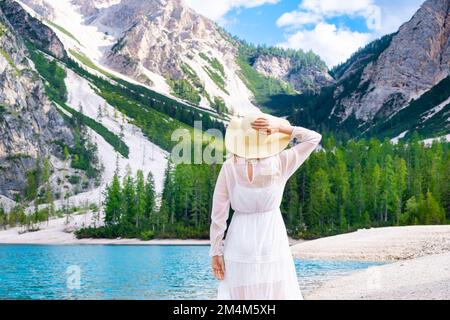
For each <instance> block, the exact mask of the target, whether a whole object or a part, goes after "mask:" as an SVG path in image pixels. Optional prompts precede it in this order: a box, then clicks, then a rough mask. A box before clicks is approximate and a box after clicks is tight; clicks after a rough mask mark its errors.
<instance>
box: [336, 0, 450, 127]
mask: <svg viewBox="0 0 450 320" xmlns="http://www.w3.org/2000/svg"><path fill="white" fill-rule="evenodd" d="M449 10H450V0H428V1H426V2H425V3H424V4H423V5H422V7H421V8H420V10H419V11H418V12H417V13H416V14H415V15H414V16H413V18H412V19H411V20H410V21H409V22H407V23H405V24H404V25H402V26H401V28H400V29H399V31H398V32H397V33H396V34H395V35H393V36H392V39H391V41H390V42H389V45H388V46H387V48H385V50H383V51H382V52H381V53H380V54H379V56H378V57H375V59H373V61H370V62H369V63H368V64H367V65H364V64H363V65H362V67H361V60H364V57H355V59H354V61H353V62H352V63H351V64H350V65H348V66H346V71H345V72H344V73H342V74H339V76H340V77H339V78H338V80H342V79H345V78H348V77H349V76H352V77H359V79H358V78H357V79H356V80H357V81H358V83H357V86H356V88H357V89H356V90H354V91H353V92H351V94H349V95H348V96H346V97H345V98H344V99H342V100H341V101H339V102H340V103H339V104H340V107H339V108H336V109H335V113H334V115H335V116H337V117H339V118H340V119H343V120H345V119H346V118H347V117H348V116H349V115H350V114H352V113H354V114H355V116H356V118H357V119H359V120H361V121H368V120H372V119H374V118H375V117H376V118H386V117H389V116H391V115H393V114H395V113H396V112H398V111H399V110H400V109H401V108H403V107H405V106H406V105H407V104H408V103H409V102H410V101H411V99H416V98H418V97H419V96H421V95H422V94H423V93H425V92H426V91H428V90H430V89H431V88H433V87H434V86H435V85H437V84H438V83H439V82H440V81H441V80H443V79H444V78H446V77H447V76H448V75H449V74H450V11H449ZM359 58H361V59H359ZM358 64H360V65H358ZM358 70H360V72H361V73H360V75H359V74H358V72H357V71H358ZM355 71H356V72H355ZM342 90H344V88H343V86H338V89H337V90H336V92H337V93H339V92H340V91H342Z"/></svg>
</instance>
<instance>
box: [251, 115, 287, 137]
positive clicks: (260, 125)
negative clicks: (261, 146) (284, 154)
mask: <svg viewBox="0 0 450 320" xmlns="http://www.w3.org/2000/svg"><path fill="white" fill-rule="evenodd" d="M251 124H252V128H253V129H255V130H258V131H262V132H264V133H266V134H269V135H270V134H273V133H276V132H281V133H284V134H287V135H291V134H292V130H293V127H292V126H283V125H280V124H279V123H277V122H272V121H270V120H269V119H267V118H264V117H260V118H258V119H256V120H255V121H254V122H252V123H251Z"/></svg>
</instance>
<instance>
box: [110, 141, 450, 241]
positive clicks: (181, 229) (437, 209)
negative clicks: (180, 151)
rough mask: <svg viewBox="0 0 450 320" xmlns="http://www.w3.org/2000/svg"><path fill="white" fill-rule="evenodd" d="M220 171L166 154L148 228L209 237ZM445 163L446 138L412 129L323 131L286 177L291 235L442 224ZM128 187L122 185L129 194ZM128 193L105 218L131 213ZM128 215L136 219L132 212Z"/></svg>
mask: <svg viewBox="0 0 450 320" xmlns="http://www.w3.org/2000/svg"><path fill="white" fill-rule="evenodd" d="M219 171H220V165H205V164H202V165H188V164H179V165H177V166H175V165H173V164H172V163H170V162H169V165H168V167H167V169H166V173H165V182H164V191H163V194H162V199H161V205H160V208H159V210H156V211H154V213H153V218H152V219H151V221H152V224H151V232H152V234H151V235H152V236H154V237H160V238H208V236H209V225H210V215H211V207H212V196H213V192H214V186H215V182H216V179H217V176H218V173H219ZM449 171H450V153H449V143H448V142H443V141H442V142H439V141H436V142H434V143H433V144H432V145H431V146H426V145H424V144H423V143H422V142H420V137H419V136H418V135H417V134H415V135H413V138H412V139H411V140H410V141H407V142H399V143H398V144H392V143H391V142H390V141H389V140H387V139H386V140H384V141H380V140H378V139H371V140H359V141H354V140H350V141H347V142H343V143H342V142H337V141H336V140H335V138H334V137H333V136H332V135H329V136H325V137H324V138H323V140H322V147H321V148H320V149H319V150H318V151H316V152H314V153H313V154H312V155H311V157H310V158H309V159H308V160H307V161H306V162H305V163H304V164H303V165H302V167H300V169H299V170H298V171H297V172H296V173H295V174H294V175H293V176H292V177H291V179H290V180H289V181H288V182H287V184H286V188H285V191H284V196H283V201H282V206H281V211H282V215H283V218H284V221H285V224H286V228H287V230H288V233H289V235H290V236H292V237H294V238H317V237H322V236H328V235H334V234H339V233H345V232H351V231H355V230H357V229H359V228H370V227H383V226H399V225H418V224H420V225H428V224H445V223H448V222H449V218H450V179H449V175H448V172H449ZM127 179H128V178H127ZM125 183H126V181H124V185H125ZM127 184H128V185H129V182H127ZM111 188H113V189H115V190H119V189H120V188H119V186H118V180H117V179H115V180H114V181H113V184H112V185H111V187H110V189H108V190H111ZM126 189H127V188H125V187H124V188H123V189H122V192H123V193H124V194H129V191H128V192H125V190H126ZM136 190H137V189H136ZM135 193H136V192H135ZM122 197H123V196H122ZM130 197H131V198H133V196H132V195H131V196H130V195H128V196H126V197H125V198H120V197H118V198H117V199H116V200H115V202H116V203H117V206H116V208H117V210H118V211H117V214H111V208H110V206H109V205H108V203H109V202H108V201H107V204H106V206H105V222H106V223H108V221H111V219H113V221H120V219H119V220H114V219H116V218H111V217H118V216H121V215H125V216H131V217H135V216H136V214H131V215H129V214H127V213H126V212H135V209H129V208H133V207H130V205H125V204H124V203H127V201H128V200H123V199H130ZM107 199H111V194H109V193H108V196H107ZM120 199H121V200H120ZM119 202H122V207H121V206H119ZM135 203H138V202H135ZM123 206H125V207H126V208H127V209H124V207H123ZM130 210H131V211H130ZM142 212H143V211H142ZM144 216H145V215H144ZM231 217H232V210H231V211H230V219H231ZM127 219H128V218H127ZM230 219H229V221H230ZM126 221H129V220H126ZM131 221H132V222H131V224H133V221H134V223H136V219H134V220H133V219H132V220H131ZM146 228H149V226H147V227H146ZM120 235H121V236H124V235H125V236H126V233H124V234H120Z"/></svg>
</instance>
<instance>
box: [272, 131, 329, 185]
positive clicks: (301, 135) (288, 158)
mask: <svg viewBox="0 0 450 320" xmlns="http://www.w3.org/2000/svg"><path fill="white" fill-rule="evenodd" d="M294 138H296V139H297V140H299V143H298V144H296V145H295V146H293V147H292V148H290V149H286V150H284V151H282V152H281V153H280V154H279V157H280V161H281V171H282V175H283V177H284V178H285V179H289V177H290V176H291V175H292V174H294V172H295V171H296V170H297V169H298V168H300V166H301V165H302V164H303V162H305V160H306V159H308V157H309V156H310V155H311V153H312V152H313V151H314V150H315V149H316V148H317V146H318V145H319V143H320V141H321V140H322V135H321V134H320V133H317V132H315V131H312V130H309V129H306V128H303V127H294V129H293V131H292V136H291V139H294Z"/></svg>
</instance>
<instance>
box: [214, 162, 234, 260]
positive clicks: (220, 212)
mask: <svg viewBox="0 0 450 320" xmlns="http://www.w3.org/2000/svg"><path fill="white" fill-rule="evenodd" d="M229 210H230V199H229V196H228V187H227V181H226V174H225V165H222V168H221V169H220V173H219V176H218V178H217V182H216V187H215V189H214V195H213V203H212V212H211V226H210V232H209V235H210V243H211V247H210V250H209V256H210V257H212V256H218V255H223V235H224V233H225V229H226V227H227V219H228V213H229Z"/></svg>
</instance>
